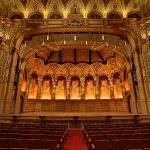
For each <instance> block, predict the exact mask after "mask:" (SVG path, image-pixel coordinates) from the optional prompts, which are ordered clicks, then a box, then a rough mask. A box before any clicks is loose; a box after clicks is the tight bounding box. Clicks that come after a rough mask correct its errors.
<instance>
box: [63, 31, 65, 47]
mask: <svg viewBox="0 0 150 150" xmlns="http://www.w3.org/2000/svg"><path fill="white" fill-rule="evenodd" d="M63 34H64V45H65V44H66V37H65V32H63Z"/></svg>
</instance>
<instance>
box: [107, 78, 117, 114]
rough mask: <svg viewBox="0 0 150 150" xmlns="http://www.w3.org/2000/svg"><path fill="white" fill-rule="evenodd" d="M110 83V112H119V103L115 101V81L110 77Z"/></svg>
mask: <svg viewBox="0 0 150 150" xmlns="http://www.w3.org/2000/svg"><path fill="white" fill-rule="evenodd" d="M108 82H109V88H110V103H109V108H110V111H117V103H116V101H115V95H114V79H113V77H112V76H109V77H108Z"/></svg>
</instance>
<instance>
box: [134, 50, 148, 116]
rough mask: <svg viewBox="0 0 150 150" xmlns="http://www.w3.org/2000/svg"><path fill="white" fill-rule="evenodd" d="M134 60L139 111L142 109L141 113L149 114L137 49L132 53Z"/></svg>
mask: <svg viewBox="0 0 150 150" xmlns="http://www.w3.org/2000/svg"><path fill="white" fill-rule="evenodd" d="M134 60H135V66H136V76H137V81H138V88H139V96H140V103H141V111H142V114H145V115H146V114H149V112H148V105H147V99H146V92H145V87H144V80H143V76H142V69H141V63H140V58H139V54H138V52H137V51H136V52H135V53H134Z"/></svg>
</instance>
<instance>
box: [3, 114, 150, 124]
mask: <svg viewBox="0 0 150 150" xmlns="http://www.w3.org/2000/svg"><path fill="white" fill-rule="evenodd" d="M0 122H1V123H3V122H10V123H12V122H15V123H16V122H17V123H43V122H44V123H47V124H49V123H55V124H57V123H58V124H59V123H64V124H68V125H69V126H70V125H71V124H72V123H73V124H74V123H77V122H78V123H80V124H83V123H84V124H88V123H92V124H95V123H100V124H101V123H103V124H106V123H108V122H109V123H110V122H111V123H119V124H120V123H121V124H124V123H135V122H140V123H145V122H150V116H146V115H140V114H134V113H129V112H26V113H19V114H10V115H7V116H6V115H1V116H0Z"/></svg>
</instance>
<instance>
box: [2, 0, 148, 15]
mask: <svg viewBox="0 0 150 150" xmlns="http://www.w3.org/2000/svg"><path fill="white" fill-rule="evenodd" d="M6 5H7V7H9V8H7V9H5V8H6V7H5V6H6ZM74 5H76V6H77V7H78V8H79V10H80V13H81V15H82V16H83V17H84V18H87V16H89V14H90V13H91V12H92V11H93V12H95V11H97V12H98V13H99V14H101V15H102V16H103V17H104V18H105V17H106V16H107V15H108V14H110V13H112V12H116V13H118V14H121V16H123V17H126V16H127V15H128V14H129V13H131V12H137V13H138V14H140V15H141V16H144V15H145V16H148V15H149V11H148V10H149V8H150V1H148V0H142V1H141V0H139V1H137V0H128V1H127V0H123V1H122V0H109V1H106V0H89V1H87V0H55V1H53V0H9V1H6V0H1V5H0V11H1V14H2V15H5V16H7V17H11V16H12V15H13V14H15V13H20V14H23V15H24V17H25V18H29V17H30V16H31V15H32V14H34V13H37V12H38V13H41V14H42V15H43V18H48V17H49V16H50V14H53V13H55V12H57V13H60V14H62V16H63V18H67V17H68V15H69V14H70V13H71V12H72V9H73V7H74ZM146 12H147V13H146Z"/></svg>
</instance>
